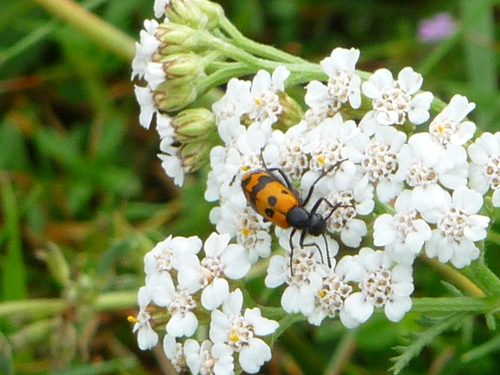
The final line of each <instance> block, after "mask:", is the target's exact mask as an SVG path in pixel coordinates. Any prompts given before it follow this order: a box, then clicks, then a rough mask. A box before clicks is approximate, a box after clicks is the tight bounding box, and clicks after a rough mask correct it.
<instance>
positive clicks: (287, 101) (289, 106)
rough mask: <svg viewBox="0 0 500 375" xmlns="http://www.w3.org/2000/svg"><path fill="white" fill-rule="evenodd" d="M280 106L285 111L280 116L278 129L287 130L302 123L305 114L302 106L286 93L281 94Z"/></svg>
mask: <svg viewBox="0 0 500 375" xmlns="http://www.w3.org/2000/svg"><path fill="white" fill-rule="evenodd" d="M279 98H280V104H281V106H282V107H283V111H282V112H281V114H280V115H279V116H278V123H277V124H276V128H277V129H283V130H286V129H288V128H290V127H291V126H294V125H297V124H298V123H299V122H301V121H302V118H303V116H304V112H303V111H302V108H301V106H300V105H299V103H297V102H296V101H295V100H294V99H293V98H292V97H290V96H289V95H288V94H286V93H281V94H279Z"/></svg>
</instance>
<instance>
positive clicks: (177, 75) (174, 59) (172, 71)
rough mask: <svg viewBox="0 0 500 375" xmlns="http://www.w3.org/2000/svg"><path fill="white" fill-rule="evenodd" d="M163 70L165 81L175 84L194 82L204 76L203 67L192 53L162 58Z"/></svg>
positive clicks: (197, 57) (200, 61)
mask: <svg viewBox="0 0 500 375" xmlns="http://www.w3.org/2000/svg"><path fill="white" fill-rule="evenodd" d="M159 62H160V63H162V64H163V70H164V72H165V75H166V79H167V80H175V82H176V84H182V83H185V82H187V81H196V80H197V79H199V78H200V77H201V76H202V75H204V73H205V72H204V65H203V62H202V60H201V59H200V58H199V56H198V55H196V54H194V53H179V54H174V55H169V56H166V57H164V58H162V59H161V60H160V61H159Z"/></svg>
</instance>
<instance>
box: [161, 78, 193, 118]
mask: <svg viewBox="0 0 500 375" xmlns="http://www.w3.org/2000/svg"><path fill="white" fill-rule="evenodd" d="M197 97H198V91H197V89H196V82H192V81H191V82H184V83H183V84H177V83H176V82H175V80H167V81H166V82H165V83H163V84H161V85H160V86H159V87H158V89H157V90H156V91H155V92H154V93H153V100H154V103H155V105H156V107H157V108H158V109H162V110H164V111H166V112H173V111H180V110H181V109H183V108H185V107H186V106H188V105H189V104H191V103H192V102H194V101H195V100H196V98H197Z"/></svg>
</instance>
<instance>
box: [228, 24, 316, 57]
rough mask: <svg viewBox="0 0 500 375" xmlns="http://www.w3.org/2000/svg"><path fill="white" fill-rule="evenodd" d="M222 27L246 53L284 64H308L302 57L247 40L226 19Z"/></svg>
mask: <svg viewBox="0 0 500 375" xmlns="http://www.w3.org/2000/svg"><path fill="white" fill-rule="evenodd" d="M220 25H221V26H222V28H223V30H224V31H225V32H226V33H227V34H228V35H229V36H231V38H233V40H234V44H235V45H236V46H238V47H241V48H242V49H244V50H245V51H248V52H250V53H252V54H255V55H257V56H261V57H263V58H266V59H270V60H275V61H281V62H283V63H290V64H306V63H307V61H306V60H303V59H302V58H300V57H297V56H293V55H290V54H288V53H286V52H283V51H281V50H279V49H276V48H274V47H271V46H268V45H265V44H260V43H257V42H255V41H253V40H251V39H248V38H246V37H245V36H244V35H243V34H241V33H240V31H239V30H238V29H237V28H236V27H234V25H233V24H232V23H231V22H230V21H229V20H228V19H227V18H226V17H222V18H221V20H220Z"/></svg>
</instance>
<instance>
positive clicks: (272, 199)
mask: <svg viewBox="0 0 500 375" xmlns="http://www.w3.org/2000/svg"><path fill="white" fill-rule="evenodd" d="M267 203H269V205H270V206H273V207H274V206H276V203H278V198H276V197H275V196H274V195H271V196H269V198H267Z"/></svg>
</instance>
